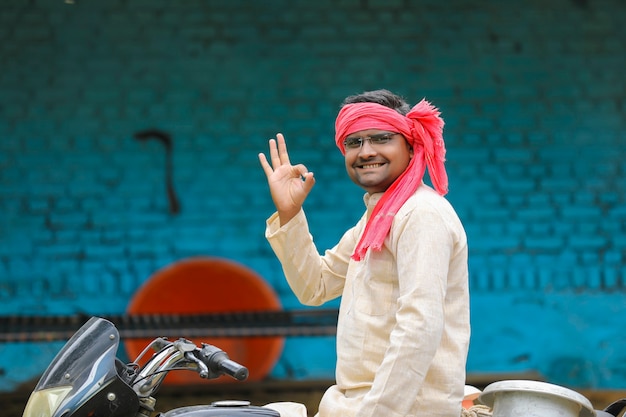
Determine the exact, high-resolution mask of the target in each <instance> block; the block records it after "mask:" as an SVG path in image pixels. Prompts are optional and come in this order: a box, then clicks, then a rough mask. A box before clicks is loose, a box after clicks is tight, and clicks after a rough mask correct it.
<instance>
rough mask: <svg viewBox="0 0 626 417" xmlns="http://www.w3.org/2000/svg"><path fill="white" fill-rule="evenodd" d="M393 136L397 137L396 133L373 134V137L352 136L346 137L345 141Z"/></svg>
mask: <svg viewBox="0 0 626 417" xmlns="http://www.w3.org/2000/svg"><path fill="white" fill-rule="evenodd" d="M393 135H397V133H396V132H383V133H375V134H373V135H359V136H353V135H348V136H346V139H360V138H364V137H365V138H380V137H383V136H393Z"/></svg>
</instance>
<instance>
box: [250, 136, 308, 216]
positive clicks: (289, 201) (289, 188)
mask: <svg viewBox="0 0 626 417" xmlns="http://www.w3.org/2000/svg"><path fill="white" fill-rule="evenodd" d="M269 147H270V160H271V162H272V164H271V166H270V163H269V162H268V161H267V158H266V157H265V154H263V153H260V154H259V161H260V162H261V166H262V167H263V171H265V175H266V176H267V183H268V184H269V186H270V193H271V195H272V200H273V201H274V205H275V206H276V210H277V211H278V218H279V219H280V224H281V226H282V225H284V224H286V223H287V222H288V221H289V220H291V219H292V218H293V217H294V216H295V215H296V214H298V212H299V211H300V210H301V209H302V204H303V203H304V200H305V199H306V197H307V195H309V192H310V191H311V189H312V188H313V185H315V178H313V173H312V172H308V170H307V169H306V167H305V166H304V165H302V164H298V165H291V162H289V154H288V153H287V144H286V143H285V138H284V137H283V135H282V134H281V133H279V134H277V135H276V139H270V140H269Z"/></svg>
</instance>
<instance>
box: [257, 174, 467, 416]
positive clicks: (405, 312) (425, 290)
mask: <svg viewBox="0 0 626 417" xmlns="http://www.w3.org/2000/svg"><path fill="white" fill-rule="evenodd" d="M381 196H382V194H374V195H371V196H369V195H366V196H365V202H366V205H367V212H366V214H365V215H364V216H363V217H362V218H361V220H360V221H359V222H358V223H357V225H356V226H355V227H354V228H352V229H350V230H348V231H347V232H346V233H345V234H344V236H343V237H342V238H341V240H340V241H339V243H338V244H337V246H335V247H334V248H332V249H330V250H327V251H326V252H325V254H324V255H323V256H320V255H319V252H318V250H317V248H316V247H315V245H314V243H313V240H312V237H311V236H310V234H309V229H308V225H307V221H306V218H305V215H304V212H303V211H300V213H299V214H298V215H297V216H296V217H294V218H293V219H292V220H291V221H289V223H287V224H286V225H284V226H283V227H279V226H280V223H279V221H278V217H277V215H276V214H274V215H273V216H272V217H271V218H270V219H268V221H267V230H266V237H267V239H268V241H269V243H270V245H271V246H272V248H273V250H274V252H275V253H276V255H277V257H278V259H279V260H280V262H281V264H282V266H283V270H284V273H285V276H286V278H287V281H288V282H289V285H290V286H291V288H292V290H293V292H294V293H295V295H296V296H297V297H298V299H299V300H300V302H302V303H303V304H305V305H321V304H323V303H324V302H326V301H328V300H331V299H334V298H337V297H339V296H341V297H342V301H341V306H340V308H339V320H338V324H337V365H336V380H337V384H336V385H334V386H332V387H330V388H329V389H328V390H327V391H326V393H325V394H324V396H323V398H322V401H321V403H320V406H319V413H318V415H319V417H352V416H355V417H409V416H420V417H422V416H423V417H458V416H459V415H460V414H461V400H462V398H463V387H464V385H465V361H466V357H467V351H468V345H469V336H470V324H469V291H468V270H467V240H466V236H465V231H464V229H463V226H462V225H461V222H460V220H459V218H458V216H457V215H456V213H455V212H454V210H453V208H452V207H451V205H450V204H449V203H448V201H447V200H446V199H445V198H443V197H441V196H439V195H438V194H437V193H436V192H435V191H434V190H432V189H431V188H430V187H428V186H426V185H422V186H421V187H420V188H419V189H418V190H417V192H416V193H415V194H414V195H413V196H412V197H411V198H409V199H408V200H407V202H406V203H405V204H404V205H403V206H402V208H401V209H400V210H399V212H398V213H397V214H396V216H395V218H394V221H393V225H392V227H391V230H390V232H389V235H388V236H387V238H386V239H385V242H384V245H383V248H382V251H380V252H373V251H371V250H370V251H368V253H367V255H366V257H365V258H364V259H363V260H362V261H360V262H357V261H354V260H352V259H351V258H350V256H351V255H352V252H353V250H354V248H355V246H356V244H357V242H358V239H359V237H360V235H361V233H362V231H363V229H364V227H365V223H366V220H367V217H368V215H369V213H371V212H372V210H373V208H374V206H375V205H376V202H377V201H378V200H379V199H380V197H381ZM338 209H339V208H338Z"/></svg>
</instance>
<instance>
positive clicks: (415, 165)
mask: <svg viewBox="0 0 626 417" xmlns="http://www.w3.org/2000/svg"><path fill="white" fill-rule="evenodd" d="M440 114H441V113H440V112H439V110H438V109H437V108H436V107H434V106H433V105H432V104H430V103H429V102H428V101H426V100H422V101H420V102H419V103H418V104H416V105H415V106H414V107H413V108H412V109H411V111H410V112H409V113H408V114H407V115H406V116H403V115H401V114H400V113H398V112H397V111H395V110H394V109H391V108H389V107H386V106H383V105H381V104H377V103H352V104H347V105H345V106H343V107H342V108H341V110H340V111H339V115H338V116H337V120H336V121H335V142H336V143H337V146H338V147H339V149H340V150H341V153H342V154H344V155H345V152H346V150H345V148H344V145H343V141H344V140H345V139H346V137H347V136H348V135H350V134H351V133H354V132H359V131H361V130H367V129H381V130H388V131H392V132H397V133H400V134H402V136H404V138H405V139H406V140H407V142H408V143H409V144H410V145H411V146H412V147H413V158H412V159H411V162H409V166H408V167H407V168H406V170H405V171H404V172H403V173H402V174H401V175H400V176H399V177H398V178H397V179H396V180H395V181H394V182H393V184H391V185H390V186H389V188H388V189H387V190H386V191H385V193H384V194H383V196H382V197H381V199H380V200H379V201H378V203H377V204H376V207H374V211H373V212H372V215H371V217H370V219H369V220H368V222H367V225H366V226H365V231H364V232H363V235H362V236H361V240H360V241H359V243H358V244H357V246H356V248H355V249H354V253H353V254H352V258H353V259H355V260H357V261H359V260H361V259H363V257H364V256H365V254H366V253H367V250H368V248H370V247H371V248H372V249H373V250H377V251H379V250H381V249H382V245H383V241H384V240H385V237H386V236H387V233H389V229H390V228H391V223H392V221H393V217H394V216H395V214H396V213H397V212H398V210H399V209H400V207H402V205H403V204H404V203H405V202H406V200H408V198H409V197H411V196H412V195H413V194H414V193H415V191H416V190H417V188H418V187H419V186H420V184H421V183H422V178H423V177H424V172H425V171H426V168H427V167H428V174H429V176H430V179H431V181H432V183H433V186H434V187H435V190H436V191H437V192H438V193H439V194H440V195H445V194H446V193H447V192H448V175H447V174H446V169H445V167H444V161H445V156H446V148H445V145H444V143H443V125H444V122H443V119H442V118H441V117H440V116H439V115H440Z"/></svg>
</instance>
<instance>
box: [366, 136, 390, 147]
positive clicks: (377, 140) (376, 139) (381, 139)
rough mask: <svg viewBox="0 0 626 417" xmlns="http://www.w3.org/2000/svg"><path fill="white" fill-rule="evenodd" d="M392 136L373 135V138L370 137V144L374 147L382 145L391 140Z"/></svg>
mask: <svg viewBox="0 0 626 417" xmlns="http://www.w3.org/2000/svg"><path fill="white" fill-rule="evenodd" d="M392 136H393V135H390V134H388V133H386V134H384V135H374V136H370V143H372V144H374V145H384V144H385V143H387V142H389V141H390V140H391V137H392Z"/></svg>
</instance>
